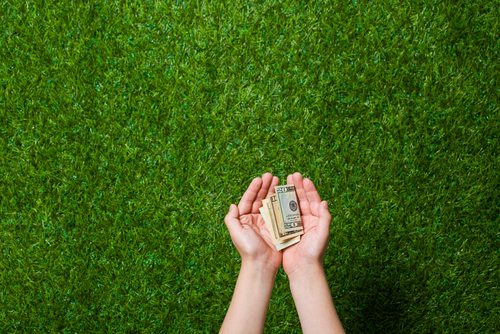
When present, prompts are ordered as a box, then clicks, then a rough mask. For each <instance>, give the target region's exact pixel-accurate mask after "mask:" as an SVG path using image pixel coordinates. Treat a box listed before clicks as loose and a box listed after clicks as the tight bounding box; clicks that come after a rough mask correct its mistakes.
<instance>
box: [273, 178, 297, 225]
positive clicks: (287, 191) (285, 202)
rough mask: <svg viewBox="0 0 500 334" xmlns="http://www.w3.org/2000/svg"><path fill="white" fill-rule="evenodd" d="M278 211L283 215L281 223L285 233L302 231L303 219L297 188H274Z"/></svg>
mask: <svg viewBox="0 0 500 334" xmlns="http://www.w3.org/2000/svg"><path fill="white" fill-rule="evenodd" d="M274 189H275V191H276V199H277V205H278V209H279V212H280V215H281V223H282V228H283V231H284V232H291V231H297V230H302V229H303V228H304V227H303V225H302V219H301V218H300V211H299V202H298V201H297V195H296V194H295V186H294V185H293V184H289V185H286V186H276V187H274Z"/></svg>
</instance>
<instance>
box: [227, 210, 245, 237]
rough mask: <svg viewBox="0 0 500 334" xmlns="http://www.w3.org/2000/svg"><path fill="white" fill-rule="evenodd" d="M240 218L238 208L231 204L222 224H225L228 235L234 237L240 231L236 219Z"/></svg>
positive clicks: (239, 224) (239, 225)
mask: <svg viewBox="0 0 500 334" xmlns="http://www.w3.org/2000/svg"><path fill="white" fill-rule="evenodd" d="M239 216H240V214H239V211H238V207H237V206H236V205H234V204H231V206H230V207H229V212H228V213H227V215H226V217H225V218H224V223H226V226H227V229H228V230H229V234H231V235H234V234H235V233H238V231H239V230H240V229H241V223H240V220H239V219H238V217H239Z"/></svg>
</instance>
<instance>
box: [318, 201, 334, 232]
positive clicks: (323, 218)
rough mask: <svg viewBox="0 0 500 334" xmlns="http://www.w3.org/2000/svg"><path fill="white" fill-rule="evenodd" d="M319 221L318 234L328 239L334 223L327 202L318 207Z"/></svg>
mask: <svg viewBox="0 0 500 334" xmlns="http://www.w3.org/2000/svg"><path fill="white" fill-rule="evenodd" d="M318 212H319V219H318V224H317V226H316V228H317V229H318V233H319V234H320V235H321V236H322V237H325V238H327V239H328V237H329V236H330V223H331V222H332V216H331V215H330V211H328V203H327V201H323V202H321V203H320V204H319V206H318Z"/></svg>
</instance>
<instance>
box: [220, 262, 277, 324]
mask: <svg viewBox="0 0 500 334" xmlns="http://www.w3.org/2000/svg"><path fill="white" fill-rule="evenodd" d="M275 276H276V271H274V270H269V269H267V268H266V269H264V268H262V266H259V265H256V264H252V263H242V265H241V269H240V274H239V275H238V281H237V282H236V288H235V289H234V294H233V299H232V300H231V305H230V306H229V310H228V311H227V314H226V318H225V319H224V323H223V324H222V328H221V330H220V333H262V331H263V329H264V321H265V318H266V313H267V308H268V307H269V300H270V298H271V293H272V290H273V286H274V277H275Z"/></svg>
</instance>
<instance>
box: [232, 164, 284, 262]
mask: <svg viewBox="0 0 500 334" xmlns="http://www.w3.org/2000/svg"><path fill="white" fill-rule="evenodd" d="M278 183H279V179H278V178H277V177H273V176H272V175H271V174H270V173H266V174H264V175H263V176H262V179H261V178H255V179H254V180H253V181H252V183H251V184H250V186H249V187H248V189H247V191H246V192H245V194H244V195H243V197H242V198H241V201H240V203H239V204H238V206H236V205H231V208H230V211H229V213H228V214H227V216H226V219H225V222H226V225H227V227H228V229H229V233H230V235H231V239H232V240H233V243H234V245H235V246H236V248H237V249H238V252H239V253H240V255H241V258H242V261H256V262H258V263H261V264H263V265H265V266H270V267H271V268H272V269H274V270H278V268H279V266H280V265H281V260H282V253H281V252H280V251H277V250H276V247H275V246H274V245H273V243H272V242H271V235H270V234H269V231H268V230H267V227H266V224H265V222H264V219H263V218H262V215H261V214H260V212H259V208H260V207H261V206H262V200H263V199H265V198H266V197H268V196H269V195H270V194H272V193H273V192H274V186H276V185H278Z"/></svg>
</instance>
